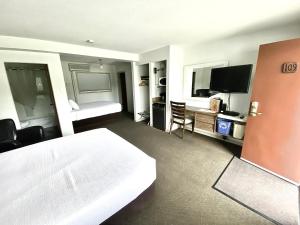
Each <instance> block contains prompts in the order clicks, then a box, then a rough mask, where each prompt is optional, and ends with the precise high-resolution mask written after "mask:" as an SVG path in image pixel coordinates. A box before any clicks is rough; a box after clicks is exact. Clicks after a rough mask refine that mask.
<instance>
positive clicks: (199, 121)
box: [186, 106, 218, 132]
mask: <svg viewBox="0 0 300 225" xmlns="http://www.w3.org/2000/svg"><path fill="white" fill-rule="evenodd" d="M186 113H187V114H188V115H191V116H193V117H194V119H195V128H198V129H201V130H205V131H209V132H214V131H215V129H216V118H217V115H218V113H217V112H213V111H211V110H207V109H201V108H196V107H191V106H187V107H186Z"/></svg>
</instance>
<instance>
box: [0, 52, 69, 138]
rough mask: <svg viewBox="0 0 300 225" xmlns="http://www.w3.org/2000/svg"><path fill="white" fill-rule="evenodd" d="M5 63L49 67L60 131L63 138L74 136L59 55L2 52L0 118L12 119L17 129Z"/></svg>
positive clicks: (16, 116)
mask: <svg viewBox="0 0 300 225" xmlns="http://www.w3.org/2000/svg"><path fill="white" fill-rule="evenodd" d="M5 62H7V63H9V62H11V63H33V64H46V65H47V67H48V71H49V77H50V83H51V87H52V92H53V96H54V100H55V107H56V110H57V116H58V122H59V127H60V130H61V132H62V135H63V136H66V135H70V134H74V130H73V124H72V120H71V110H70V107H69V103H68V96H67V91H66V86H65V81H64V76H63V71H62V66H61V61H60V56H59V54H56V53H40V52H29V51H12V50H0V81H1V82H0V90H1V92H2V94H1V95H0V108H1V112H0V118H3V119H4V118H12V119H13V120H14V122H15V124H16V127H17V128H20V127H21V126H20V121H19V118H18V114H17V111H16V108H15V104H14V100H13V96H12V93H11V90H10V85H9V81H8V77H7V73H6V69H5V65H4V63H5Z"/></svg>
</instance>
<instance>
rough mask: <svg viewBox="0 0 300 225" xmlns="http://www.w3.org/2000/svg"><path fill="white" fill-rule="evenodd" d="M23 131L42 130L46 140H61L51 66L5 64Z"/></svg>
mask: <svg viewBox="0 0 300 225" xmlns="http://www.w3.org/2000/svg"><path fill="white" fill-rule="evenodd" d="M5 68H6V72H7V77H8V81H9V85H10V89H11V92H12V96H13V99H14V103H15V107H16V111H17V114H18V117H19V121H20V124H21V128H26V127H30V126H37V125H38V126H42V127H43V128H44V130H45V136H46V139H52V138H56V137H60V136H61V131H60V128H59V123H58V117H57V111H56V107H55V101H54V96H53V92H52V86H51V82H50V76H49V72H48V66H47V65H46V64H31V63H5Z"/></svg>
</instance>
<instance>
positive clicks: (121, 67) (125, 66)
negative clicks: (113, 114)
mask: <svg viewBox="0 0 300 225" xmlns="http://www.w3.org/2000/svg"><path fill="white" fill-rule="evenodd" d="M116 72H117V74H118V73H121V72H124V73H125V79H126V94H127V108H128V112H131V113H133V87H132V70H131V63H127V62H122V63H117V64H116Z"/></svg>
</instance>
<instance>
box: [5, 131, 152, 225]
mask: <svg viewBox="0 0 300 225" xmlns="http://www.w3.org/2000/svg"><path fill="white" fill-rule="evenodd" d="M0 167H1V169H0V194H1V195H0V224H1V225H70V224H72V225H94V224H95V225H98V224H100V223H101V222H103V221H104V220H106V219H107V218H108V217H110V216H111V215H113V214H114V213H115V212H117V211H118V210H120V209H121V208H122V207H124V206H125V205H127V204H128V203H129V202H131V201H132V200H134V199H135V198H136V197H137V196H138V195H139V194H141V193H142V192H143V191H144V190H145V189H147V188H148V187H149V186H150V185H151V184H152V183H153V181H154V180H155V179H156V167H155V160H154V159H153V158H151V157H149V156H147V155H146V154H145V153H143V152H142V151H140V150H139V149H138V148H136V147H135V146H133V145H132V144H130V143H128V142H127V141H125V140H124V139H122V138H120V137H119V136H118V135H116V134H114V133H112V132H111V131H109V130H107V129H97V130H91V131H88V132H84V133H79V134H75V135H72V136H67V137H63V138H59V139H54V140H50V141H46V142H42V143H39V144H35V145H31V146H27V147H24V148H20V149H17V150H14V151H10V152H5V153H2V154H0Z"/></svg>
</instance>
